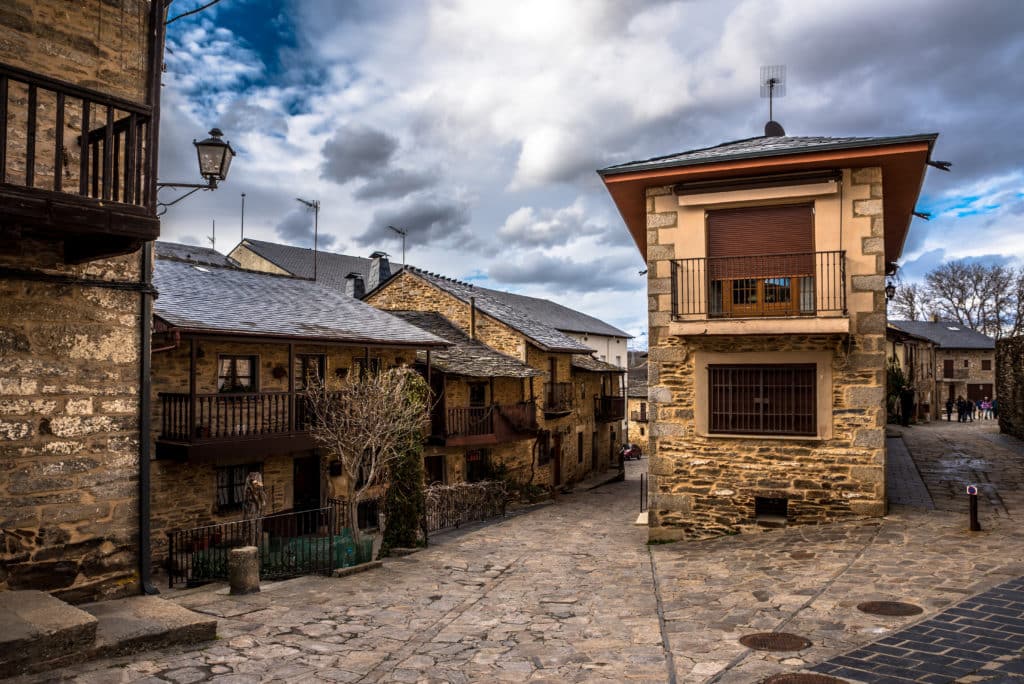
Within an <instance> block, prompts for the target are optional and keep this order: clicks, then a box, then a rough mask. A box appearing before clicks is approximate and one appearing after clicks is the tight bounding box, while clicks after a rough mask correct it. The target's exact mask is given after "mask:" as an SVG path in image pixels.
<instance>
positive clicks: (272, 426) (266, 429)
mask: <svg viewBox="0 0 1024 684" xmlns="http://www.w3.org/2000/svg"><path fill="white" fill-rule="evenodd" d="M194 406H195V409H194V410H195V417H194V418H192V417H191V413H192V411H193V408H192V407H193V402H192V398H191V396H190V395H189V394H187V393H161V394H160V407H161V422H160V436H159V439H162V440H168V441H173V442H186V443H199V442H209V441H227V440H238V439H251V438H256V437H263V436H279V435H289V434H295V433H300V432H308V431H309V427H310V424H311V423H312V420H313V416H312V415H311V413H310V410H309V407H308V405H307V403H306V399H305V398H304V397H303V396H302V395H301V394H298V393H296V394H294V395H292V394H289V393H288V392H252V393H238V394H219V393H218V394H196V395H195V404H194ZM293 406H294V413H295V421H294V422H292V420H291V415H292V411H293V409H292V407H293Z"/></svg>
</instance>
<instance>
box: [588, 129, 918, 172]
mask: <svg viewBox="0 0 1024 684" xmlns="http://www.w3.org/2000/svg"><path fill="white" fill-rule="evenodd" d="M937 137H938V133H922V134H918V135H901V136H890V137H866V138H853V137H847V138H827V137H823V136H792V135H789V136H785V135H784V136H758V137H756V138H746V139H744V140H733V141H731V142H726V143H722V144H720V145H715V146H713V147H702V148H700V149H696V150H688V151H686V152H677V153H675V154H669V155H665V156H661V157H652V158H650V159H643V160H640V161H631V162H626V163H624V164H616V165H614V166H609V167H606V168H603V169H599V170H598V173H599V174H601V175H602V176H610V175H615V174H618V173H630V172H633V171H648V170H651V169H661V168H671V167H676V166H694V165H697V164H710V163H713V162H724V161H734V160H737V159H748V158H753V157H758V158H760V157H772V156H780V155H787V154H801V153H805V152H825V151H829V150H849V149H855V148H858V147H878V146H882V145H898V144H901V143H909V142H922V141H923V142H934V141H935V139H936V138H937Z"/></svg>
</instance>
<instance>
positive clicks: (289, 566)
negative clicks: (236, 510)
mask: <svg viewBox="0 0 1024 684" xmlns="http://www.w3.org/2000/svg"><path fill="white" fill-rule="evenodd" d="M345 511H346V509H345V506H344V505H343V503H342V502H340V501H337V500H335V501H333V502H332V503H330V504H329V505H327V506H325V507H323V508H316V509H313V510H308V511H295V512H292V513H279V514H277V515H268V516H264V517H262V518H256V519H253V520H236V521H233V522H227V523H220V524H217V525H207V526H205V527H196V528H192V529H188V530H176V531H174V532H169V533H168V534H167V538H168V539H167V542H168V560H167V575H168V585H169V586H171V587H173V586H174V585H175V584H176V583H184V584H187V585H190V586H191V585H196V584H202V583H204V582H210V581H214V580H226V579H227V577H228V555H229V553H230V551H231V549H233V548H237V547H239V546H256V547H258V548H259V560H260V578H261V579H268V580H269V579H284V578H286V577H296V576H298V575H310V574H330V572H331V571H333V570H335V569H337V568H343V567H349V566H351V565H356V564H357V563H361V562H365V561H368V560H371V557H370V556H371V555H372V542H373V540H372V538H367V539H364V540H363V544H362V547H363V548H357V547H356V544H355V541H354V539H353V536H352V531H351V529H350V528H349V525H348V521H347V519H346V514H345ZM367 542H369V544H367ZM366 547H369V548H366Z"/></svg>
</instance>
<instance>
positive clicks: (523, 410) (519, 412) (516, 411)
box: [497, 401, 539, 434]
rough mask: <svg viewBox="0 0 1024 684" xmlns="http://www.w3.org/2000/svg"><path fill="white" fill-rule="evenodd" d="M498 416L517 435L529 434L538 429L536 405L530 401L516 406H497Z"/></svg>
mask: <svg viewBox="0 0 1024 684" xmlns="http://www.w3.org/2000/svg"><path fill="white" fill-rule="evenodd" d="M497 408H498V414H499V415H500V416H501V417H502V418H504V419H505V422H506V423H508V425H509V426H510V427H511V428H512V430H514V431H515V432H517V433H520V434H523V433H530V432H534V431H536V430H537V429H538V427H539V425H538V424H537V405H536V404H535V403H534V402H532V401H521V402H519V403H517V404H499V405H498V407H497Z"/></svg>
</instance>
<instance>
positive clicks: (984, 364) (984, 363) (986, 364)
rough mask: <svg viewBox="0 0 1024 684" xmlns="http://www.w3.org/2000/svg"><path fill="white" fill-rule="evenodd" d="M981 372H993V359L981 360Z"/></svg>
mask: <svg viewBox="0 0 1024 684" xmlns="http://www.w3.org/2000/svg"><path fill="white" fill-rule="evenodd" d="M981 370H983V371H985V370H987V371H990V370H992V359H982V360H981Z"/></svg>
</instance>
